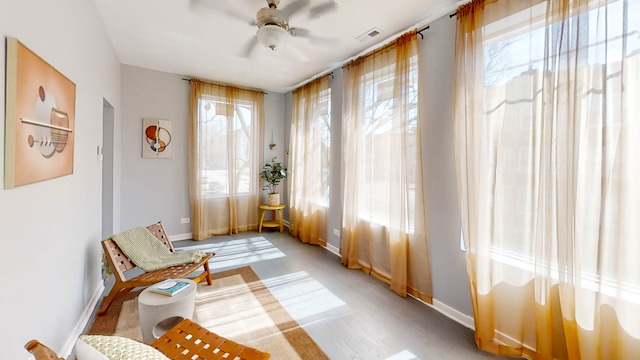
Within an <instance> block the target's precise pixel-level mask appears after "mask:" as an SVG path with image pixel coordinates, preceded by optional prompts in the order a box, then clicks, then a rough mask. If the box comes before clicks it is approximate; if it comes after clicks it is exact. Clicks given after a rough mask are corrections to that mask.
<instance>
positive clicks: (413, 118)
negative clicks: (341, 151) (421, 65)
mask: <svg viewBox="0 0 640 360" xmlns="http://www.w3.org/2000/svg"><path fill="white" fill-rule="evenodd" d="M410 63H411V68H410V71H409V78H408V79H407V82H406V85H405V86H406V89H399V88H398V83H397V82H396V78H395V67H396V65H395V64H390V65H387V66H384V67H382V68H380V69H377V70H375V71H371V72H369V73H366V74H364V75H363V76H362V81H361V86H362V90H361V91H362V94H364V97H363V99H362V101H363V114H362V116H361V117H360V118H361V121H362V129H363V130H362V137H363V139H364V143H363V146H364V147H365V149H366V150H365V151H364V152H362V154H363V156H364V158H363V161H362V163H361V164H360V166H358V171H360V178H361V179H362V180H363V181H362V186H360V187H359V196H358V200H359V202H360V206H359V209H360V216H361V217H363V218H366V219H371V220H372V221H373V222H376V223H378V224H381V225H385V226H389V225H391V221H392V220H391V218H390V217H389V216H388V211H389V209H390V206H391V204H392V202H395V196H402V197H403V198H404V199H407V204H405V205H406V206H407V207H408V209H409V211H408V214H413V213H414V211H413V209H414V204H415V186H416V173H415V171H416V168H417V167H416V157H417V153H418V151H419V150H418V149H417V137H416V135H417V125H418V66H417V56H413V57H412V58H411V60H410ZM394 92H397V93H394ZM405 92H406V93H405ZM398 93H403V94H404V96H402V95H399V94H398ZM401 102H405V103H404V104H402V105H401V106H399V103H401ZM399 112H406V115H405V116H401V115H400V114H399ZM405 122H406V123H405ZM400 144H402V145H403V146H404V148H403V150H402V153H403V154H402V156H403V161H406V172H404V171H403V172H402V173H401V174H398V173H394V169H396V168H395V166H394V164H395V163H397V162H398V161H399V160H398V159H397V158H394V157H392V156H391V154H392V153H397V151H398V150H397V146H398V145H400ZM393 148H396V150H393ZM398 176H401V177H406V179H404V181H405V182H406V184H407V186H406V191H407V194H391V193H390V192H389V190H390V184H391V183H392V182H395V181H396V180H397V179H395V178H396V177H398ZM403 187H404V186H403ZM413 221H414V218H413V216H411V217H410V219H409V222H408V223H406V224H393V226H395V228H400V229H403V230H404V231H406V232H408V233H411V232H412V231H413V230H412V229H413Z"/></svg>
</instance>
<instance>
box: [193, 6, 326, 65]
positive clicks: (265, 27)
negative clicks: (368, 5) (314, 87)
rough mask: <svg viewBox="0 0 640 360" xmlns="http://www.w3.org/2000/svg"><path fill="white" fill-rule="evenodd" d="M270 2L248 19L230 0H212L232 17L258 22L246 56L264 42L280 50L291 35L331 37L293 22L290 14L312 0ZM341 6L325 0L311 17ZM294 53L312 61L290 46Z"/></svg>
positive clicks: (253, 23) (243, 53)
mask: <svg viewBox="0 0 640 360" xmlns="http://www.w3.org/2000/svg"><path fill="white" fill-rule="evenodd" d="M202 1H206V0H192V3H193V2H200V3H202ZM266 1H267V6H266V7H263V8H261V9H260V10H258V13H257V14H256V18H255V19H253V18H251V19H248V18H247V17H246V16H244V15H243V14H241V13H239V12H238V11H237V10H235V9H232V8H230V7H228V5H226V2H224V1H219V0H209V4H210V6H212V7H214V8H215V9H217V10H219V11H222V12H224V13H226V14H227V15H230V16H232V17H235V18H238V19H241V20H243V21H246V22H248V23H249V24H250V25H252V26H256V27H257V28H258V29H257V31H256V35H255V36H253V37H252V38H251V39H250V40H249V41H248V42H247V43H246V45H245V46H244V49H243V51H242V53H241V55H242V56H243V57H250V56H251V53H252V52H253V50H254V49H255V46H256V45H257V44H258V43H260V44H262V45H264V46H265V47H267V48H269V49H271V50H273V51H276V50H278V49H280V48H282V47H284V45H285V44H286V43H287V40H288V39H289V38H290V37H304V38H309V39H311V40H315V41H318V42H323V41H324V42H326V41H329V39H324V38H319V37H315V36H312V35H311V34H310V32H309V31H308V30H305V29H301V28H293V27H290V26H289V18H290V17H291V16H292V15H293V14H295V13H297V12H299V11H301V10H302V9H304V8H305V7H307V6H308V5H309V4H310V2H311V0H293V1H291V2H290V3H289V4H287V5H286V6H284V7H282V8H279V7H278V6H279V5H280V0H266ZM336 9H337V5H336V3H335V2H334V1H333V0H330V1H328V2H325V3H323V4H320V5H317V6H314V7H312V8H311V9H310V10H309V17H310V18H316V17H319V16H321V15H323V14H325V13H328V12H331V11H333V10H336ZM288 48H289V49H288V50H290V52H291V53H293V55H294V56H296V57H298V58H299V59H300V60H302V61H305V62H306V61H308V59H307V58H306V56H305V55H304V54H302V53H301V52H300V51H298V50H297V49H295V48H293V47H291V46H289V47H288Z"/></svg>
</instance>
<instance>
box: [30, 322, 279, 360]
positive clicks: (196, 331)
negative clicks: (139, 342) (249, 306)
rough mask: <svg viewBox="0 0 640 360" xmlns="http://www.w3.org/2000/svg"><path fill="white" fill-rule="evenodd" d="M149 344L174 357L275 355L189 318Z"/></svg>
mask: <svg viewBox="0 0 640 360" xmlns="http://www.w3.org/2000/svg"><path fill="white" fill-rule="evenodd" d="M145 346H146V345H145ZM149 346H152V347H154V348H156V349H157V350H158V351H160V352H162V353H163V354H164V355H165V356H167V357H168V358H169V359H171V360H193V359H198V360H219V359H228V360H232V359H240V360H268V359H269V358H270V357H271V355H270V354H269V353H267V352H263V351H260V350H258V349H254V348H252V347H249V346H245V345H243V344H239V343H237V342H235V341H232V340H229V339H226V338H223V337H222V336H219V335H217V334H214V333H212V332H210V331H208V330H207V329H205V328H203V327H202V326H200V325H199V324H197V323H194V322H192V321H191V320H189V319H184V320H182V322H180V323H179V324H177V325H176V326H174V327H173V328H172V329H171V330H169V331H168V332H166V333H165V334H164V335H162V336H161V337H160V338H158V339H157V340H156V341H154V342H153V343H151V344H150V345H149ZM25 348H26V349H27V351H29V352H30V353H31V354H33V356H34V357H35V359H36V360H64V359H63V358H60V357H58V355H56V353H55V352H54V351H53V350H51V349H50V348H49V347H47V346H46V345H44V344H42V343H41V342H39V341H37V340H31V341H29V342H28V343H27V344H26V345H25ZM132 358H133V356H132ZM80 360H82V359H80Z"/></svg>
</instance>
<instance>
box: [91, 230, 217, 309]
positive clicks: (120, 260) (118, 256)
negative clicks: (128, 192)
mask: <svg viewBox="0 0 640 360" xmlns="http://www.w3.org/2000/svg"><path fill="white" fill-rule="evenodd" d="M147 229H149V231H150V232H151V233H152V234H153V235H154V236H155V237H157V238H158V239H159V240H160V241H162V243H163V244H164V245H165V246H166V247H167V248H168V249H169V251H171V252H174V251H175V249H174V248H173V245H172V244H171V241H169V237H168V236H167V234H166V232H165V230H164V226H162V222H157V223H155V224H153V225H149V226H147ZM102 248H103V250H104V253H105V255H106V258H107V261H108V262H109V266H110V267H111V271H112V272H113V275H114V277H115V283H114V284H113V288H112V289H111V291H110V292H109V294H108V295H107V296H105V298H104V300H103V301H102V305H101V306H100V310H99V311H98V315H104V314H105V313H106V312H107V310H108V309H109V306H110V305H111V303H112V302H113V300H115V299H116V298H117V297H119V296H121V295H124V294H126V293H128V292H130V291H131V290H133V289H134V288H136V287H141V286H142V287H146V286H149V285H153V284H155V283H158V282H160V281H163V280H166V279H181V278H184V277H187V276H188V275H190V274H191V273H193V272H194V271H196V270H198V269H199V268H200V266H203V267H204V271H203V272H202V273H201V274H200V275H198V276H196V277H195V278H192V279H191V280H193V281H195V282H196V283H198V282H200V281H201V280H202V279H207V284H209V285H211V284H212V280H211V272H210V271H209V259H211V258H212V257H213V256H214V255H215V253H207V255H206V256H204V257H202V259H201V260H200V261H199V262H195V263H191V264H184V265H178V266H172V267H169V268H166V269H161V270H156V271H151V272H145V273H143V274H141V275H138V276H135V277H132V278H131V279H127V278H126V277H125V272H127V271H129V270H131V269H134V268H136V265H135V264H134V263H132V262H131V261H130V260H129V258H127V256H126V255H125V254H124V253H123V252H122V250H120V247H118V244H116V242H115V241H113V240H112V239H111V238H109V239H106V240H102Z"/></svg>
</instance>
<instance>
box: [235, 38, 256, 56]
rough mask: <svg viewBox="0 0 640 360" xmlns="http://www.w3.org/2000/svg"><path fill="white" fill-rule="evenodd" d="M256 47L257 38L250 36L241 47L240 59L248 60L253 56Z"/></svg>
mask: <svg viewBox="0 0 640 360" xmlns="http://www.w3.org/2000/svg"><path fill="white" fill-rule="evenodd" d="M256 45H258V37H257V36H252V37H251V38H250V39H249V40H248V41H247V42H246V43H245V44H244V46H243V47H242V51H241V52H240V53H239V55H240V56H241V57H244V58H250V57H251V55H252V54H253V51H254V50H255V49H256Z"/></svg>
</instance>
